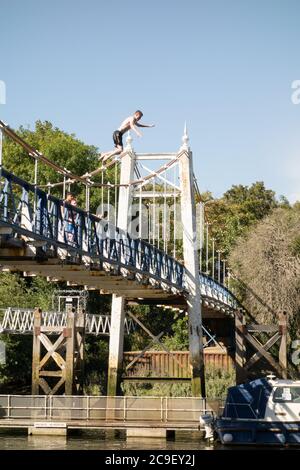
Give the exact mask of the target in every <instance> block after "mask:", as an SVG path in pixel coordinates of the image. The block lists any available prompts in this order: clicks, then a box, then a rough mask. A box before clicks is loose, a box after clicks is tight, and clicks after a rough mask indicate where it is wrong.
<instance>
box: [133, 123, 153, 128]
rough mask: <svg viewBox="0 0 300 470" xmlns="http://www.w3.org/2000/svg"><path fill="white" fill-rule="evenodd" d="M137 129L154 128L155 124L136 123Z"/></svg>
mask: <svg viewBox="0 0 300 470" xmlns="http://www.w3.org/2000/svg"><path fill="white" fill-rule="evenodd" d="M136 126H137V127H155V124H139V123H138V122H137V123H136Z"/></svg>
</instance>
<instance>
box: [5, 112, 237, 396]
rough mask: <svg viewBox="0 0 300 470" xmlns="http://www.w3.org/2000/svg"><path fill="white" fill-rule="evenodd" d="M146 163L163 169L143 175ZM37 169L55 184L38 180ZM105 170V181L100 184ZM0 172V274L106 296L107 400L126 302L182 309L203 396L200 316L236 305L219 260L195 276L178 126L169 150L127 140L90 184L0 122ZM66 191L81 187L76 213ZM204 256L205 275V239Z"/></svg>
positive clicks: (198, 265)
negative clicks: (15, 168) (95, 198)
mask: <svg viewBox="0 0 300 470" xmlns="http://www.w3.org/2000/svg"><path fill="white" fill-rule="evenodd" d="M3 135H4V136H5V137H6V138H9V139H12V140H13V141H14V142H15V144H17V145H18V146H21V147H22V148H23V150H24V151H25V153H24V155H25V156H24V158H30V159H32V161H33V162H34V172H33V173H34V180H33V181H31V182H29V181H25V180H24V179H22V178H21V177H20V175H16V174H14V173H12V172H10V171H8V170H7V169H6V168H5V161H4V159H3V156H2V144H3V139H2V137H3ZM147 161H148V163H147ZM153 162H155V163H156V162H162V164H161V166H160V167H159V168H158V169H152V168H151V165H153ZM41 166H46V167H49V168H51V169H52V170H54V171H55V172H56V174H57V177H58V179H59V180H60V181H58V182H57V181H56V182H48V183H46V184H45V183H44V184H42V183H39V178H38V175H39V168H40V167H41ZM109 169H111V170H112V172H113V171H114V179H115V181H114V183H111V182H110V181H108V180H107V174H108V170H109ZM0 172H1V173H0V266H1V270H2V271H4V272H5V271H9V272H22V273H23V274H24V275H25V276H35V275H41V276H44V277H46V278H47V279H48V280H49V281H52V282H57V281H66V282H67V284H68V285H69V286H77V285H78V286H85V288H86V289H94V290H95V289H96V290H99V292H100V294H112V295H113V300H112V312H111V324H110V332H111V334H110V365H109V392H110V393H111V394H112V395H115V394H116V390H117V387H118V382H119V368H120V361H121V358H122V348H123V340H122V338H123V334H124V325H125V321H124V319H125V305H126V303H128V302H133V303H149V304H155V305H164V306H168V305H169V306H172V307H176V308H181V309H183V310H186V311H187V313H188V315H189V335H190V357H191V368H192V370H193V371H194V372H193V373H192V383H193V392H194V394H195V395H196V396H197V395H199V394H200V393H201V391H202V395H203V396H204V388H203V387H204V378H203V377H204V375H203V357H202V351H203V344H202V317H203V315H205V314H209V312H212V311H216V312H221V313H222V314H224V315H226V314H233V313H234V312H235V310H236V309H237V306H238V304H237V300H236V298H235V297H234V295H233V294H232V293H231V292H230V290H229V289H228V286H226V274H227V272H226V268H225V260H222V263H223V264H222V263H221V259H220V258H219V259H218V267H217V279H216V275H215V274H216V273H215V262H214V260H213V262H212V272H210V273H209V272H208V269H206V272H205V273H204V272H203V270H202V268H203V259H202V253H203V249H204V236H205V234H204V232H205V220H204V204H200V206H199V214H198V213H197V210H198V208H197V207H196V202H195V200H196V195H197V194H198V196H200V194H199V189H198V186H197V182H196V179H195V177H194V173H193V164H192V152H191V151H190V148H189V139H188V135H187V131H186V128H185V131H184V136H183V143H182V146H181V147H180V149H179V151H178V152H177V153H160V154H136V153H135V152H134V150H133V147H132V139H131V136H130V135H128V138H127V144H126V148H125V150H124V152H123V154H122V155H121V158H120V159H119V160H118V161H117V162H111V163H110V164H108V165H107V166H106V167H105V168H103V169H102V172H101V182H95V181H91V180H90V179H86V178H83V177H80V176H77V175H76V174H73V173H72V172H70V171H69V170H68V169H66V168H62V167H60V166H59V165H57V164H56V163H54V162H52V161H51V160H49V159H48V158H47V157H46V156H45V155H43V154H42V153H41V152H39V151H38V150H37V149H35V148H33V147H32V146H30V145H29V144H28V143H27V142H25V141H24V140H23V139H22V138H21V137H20V136H19V135H18V134H16V133H15V132H14V131H13V130H12V129H11V128H9V126H8V125H7V124H5V123H4V122H3V121H0ZM110 177H111V173H110ZM72 185H84V187H85V196H86V197H85V207H84V208H79V207H77V206H76V205H74V204H73V203H72V201H69V200H68V199H67V198H66V191H67V190H70V188H71V187H72ZM94 190H98V194H100V200H99V206H98V208H97V210H96V211H94V210H92V209H91V207H90V196H91V192H92V191H94ZM59 191H60V195H59V194H58V192H59ZM53 192H54V193H53ZM94 212H95V213H94ZM197 216H198V219H197ZM206 228H207V227H206ZM206 255H207V256H206V268H208V232H207V234H206ZM199 256H200V262H199ZM213 256H214V253H213ZM208 274H211V276H209V275H208ZM127 325H128V324H127Z"/></svg>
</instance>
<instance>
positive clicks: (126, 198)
mask: <svg viewBox="0 0 300 470" xmlns="http://www.w3.org/2000/svg"><path fill="white" fill-rule="evenodd" d="M131 141H132V138H131V137H130V135H128V137H127V141H126V148H125V154H124V156H123V158H122V160H121V173H120V183H121V184H122V185H128V186H121V187H120V191H119V203H118V220H117V226H118V227H119V228H120V229H122V230H124V231H126V232H127V231H128V223H129V215H130V210H129V209H130V206H131V199H132V189H131V186H130V185H129V183H130V182H131V181H132V179H133V174H134V166H135V153H134V152H133V149H132V147H131ZM115 210H116V208H115ZM124 323H125V298H124V297H120V296H117V295H115V294H114V295H113V296H112V306H111V327H110V337H109V359H108V384H107V395H109V396H116V395H118V394H119V393H120V385H121V374H122V362H123V344H124Z"/></svg>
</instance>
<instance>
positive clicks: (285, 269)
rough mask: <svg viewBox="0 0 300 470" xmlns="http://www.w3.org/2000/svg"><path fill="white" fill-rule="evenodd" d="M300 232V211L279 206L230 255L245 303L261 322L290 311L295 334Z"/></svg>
mask: <svg viewBox="0 0 300 470" xmlns="http://www.w3.org/2000/svg"><path fill="white" fill-rule="evenodd" d="M299 233H300V217H299V211H298V210H297V209H292V208H289V209H286V208H285V209H284V208H277V209H275V210H274V211H273V212H272V214H270V215H269V216H268V217H266V218H265V219H263V220H262V221H261V222H259V223H258V224H257V225H256V226H255V227H253V228H252V229H251V230H250V231H249V233H248V234H247V235H245V236H244V237H241V238H240V239H239V241H238V242H237V244H236V246H235V247H234V249H233V251H232V254H231V256H230V266H231V268H232V269H233V271H234V274H235V275H236V277H238V278H239V279H241V281H242V283H243V286H242V289H241V292H240V295H241V298H242V301H243V303H244V305H245V306H246V307H247V308H248V309H249V311H250V312H251V313H252V314H254V316H255V317H256V319H257V320H258V322H260V323H266V322H267V323H272V322H275V323H277V320H278V314H279V313H280V312H283V311H287V313H288V315H289V320H290V329H289V332H290V334H291V337H296V336H297V335H298V334H299V333H300V322H299V318H298V317H299V312H300V296H299V292H300V237H299Z"/></svg>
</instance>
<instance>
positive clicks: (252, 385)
mask: <svg viewBox="0 0 300 470" xmlns="http://www.w3.org/2000/svg"><path fill="white" fill-rule="evenodd" d="M271 391H272V385H271V384H270V382H268V380H267V379H264V378H262V379H257V380H253V381H252V382H248V383H246V384H242V385H237V386H236V387H230V388H229V389H228V393H227V398H226V402H225V407H224V411H223V416H222V417H223V418H243V419H244V418H246V419H262V418H264V416H265V411H266V405H267V402H268V399H269V396H270V394H271Z"/></svg>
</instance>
